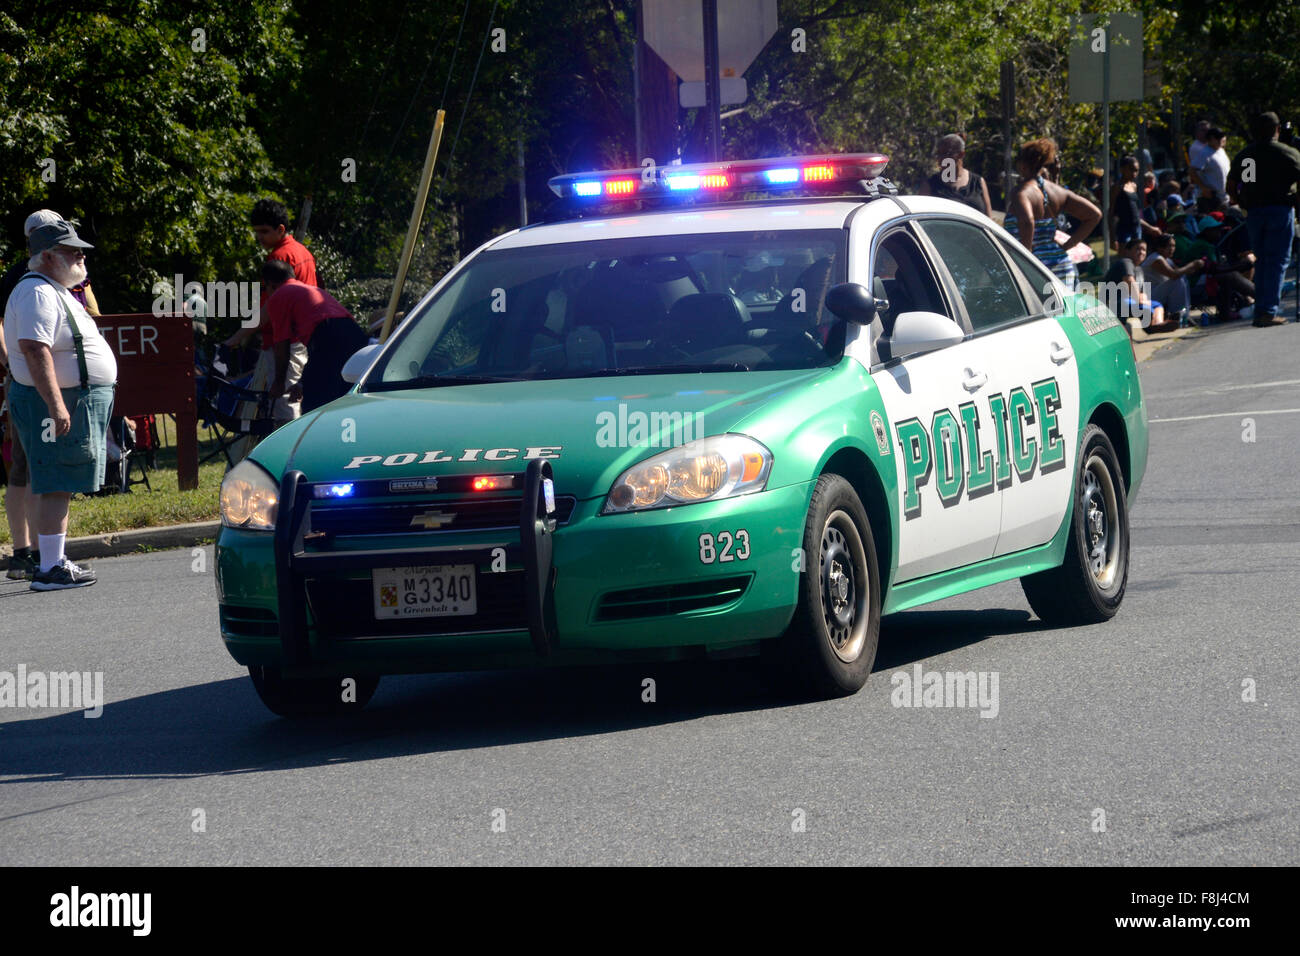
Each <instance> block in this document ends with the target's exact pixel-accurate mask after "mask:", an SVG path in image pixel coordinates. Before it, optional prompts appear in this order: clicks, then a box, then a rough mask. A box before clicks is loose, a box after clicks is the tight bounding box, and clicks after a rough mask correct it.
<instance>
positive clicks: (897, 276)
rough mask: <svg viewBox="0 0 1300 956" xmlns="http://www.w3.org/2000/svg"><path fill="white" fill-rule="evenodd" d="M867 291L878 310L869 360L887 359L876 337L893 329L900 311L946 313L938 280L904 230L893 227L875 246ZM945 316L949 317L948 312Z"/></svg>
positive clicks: (873, 326) (879, 360)
mask: <svg viewBox="0 0 1300 956" xmlns="http://www.w3.org/2000/svg"><path fill="white" fill-rule="evenodd" d="M871 294H872V295H873V296H874V297H875V299H876V301H877V302H880V301H881V300H884V301H886V302H888V303H889V307H888V308H885V309H881V310H880V311H879V313H878V315H877V316H876V320H875V321H874V322H873V323H871V336H872V342H874V343H876V345H875V349H876V351H875V354H874V355H873V361H876V362H884V361H888V360H889V358H890V356H889V355H888V354H886V353H887V351H888V349H881V348H880V337H881V336H882V335H888V334H889V333H890V332H892V331H893V328H894V320H895V319H896V318H898V316H900V315H902V314H903V313H904V312H938V313H939V314H940V315H949V313H948V309H947V307H946V306H945V305H944V301H943V296H942V295H941V294H940V292H939V283H938V282H937V281H936V279H935V277H934V273H933V272H932V271H931V269H930V265H929V263H928V262H927V261H926V259H925V256H924V255H923V254H922V252H921V247H920V246H918V245H917V244H916V240H915V239H913V238H912V237H911V236H910V235H908V233H907V231H906V230H904V229H896V230H895V231H893V232H891V233H890V234H889V235H888V236H886V237H885V238H884V239H883V240H882V241H881V243H880V245H878V246H877V247H876V256H875V266H874V268H873V269H872V273H871ZM949 318H952V316H950V315H949Z"/></svg>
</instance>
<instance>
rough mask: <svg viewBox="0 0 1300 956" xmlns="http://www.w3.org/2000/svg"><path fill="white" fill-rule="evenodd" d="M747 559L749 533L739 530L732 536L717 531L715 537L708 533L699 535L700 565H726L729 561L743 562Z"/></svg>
mask: <svg viewBox="0 0 1300 956" xmlns="http://www.w3.org/2000/svg"><path fill="white" fill-rule="evenodd" d="M748 557H749V532H748V531H746V530H745V529H744V528H741V529H739V530H738V531H737V532H736V533H735V534H734V535H733V534H732V533H731V532H730V531H719V532H718V534H717V537H716V538H715V537H714V536H713V535H711V534H709V533H707V532H706V533H704V534H702V535H700V563H701V564H713V563H715V562H716V563H718V564H726V563H728V562H730V561H744V560H746V559H747V558H748Z"/></svg>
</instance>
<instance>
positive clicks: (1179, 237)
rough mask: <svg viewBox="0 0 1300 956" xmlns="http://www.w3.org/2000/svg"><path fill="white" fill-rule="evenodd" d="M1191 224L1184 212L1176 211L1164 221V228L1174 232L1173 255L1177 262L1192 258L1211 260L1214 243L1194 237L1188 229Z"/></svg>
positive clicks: (1215, 254)
mask: <svg viewBox="0 0 1300 956" xmlns="http://www.w3.org/2000/svg"><path fill="white" fill-rule="evenodd" d="M1190 224H1191V217H1190V216H1188V215H1187V214H1186V213H1184V212H1176V213H1174V214H1173V215H1171V216H1170V217H1169V219H1168V220H1167V221H1166V224H1165V228H1166V229H1168V230H1169V231H1170V232H1172V233H1173V234H1174V248H1175V250H1176V251H1175V255H1174V258H1176V259H1177V260H1178V261H1179V262H1190V261H1192V260H1193V259H1210V260H1211V261H1213V260H1214V259H1215V258H1216V256H1217V253H1216V252H1215V249H1214V245H1213V244H1212V243H1209V242H1205V241H1203V240H1199V239H1197V238H1196V237H1195V234H1194V233H1192V232H1191V230H1189V229H1188V226H1189V225H1190Z"/></svg>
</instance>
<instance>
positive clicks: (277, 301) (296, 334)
mask: <svg viewBox="0 0 1300 956" xmlns="http://www.w3.org/2000/svg"><path fill="white" fill-rule="evenodd" d="M262 283H263V284H264V285H265V286H266V289H267V291H268V292H269V293H270V295H269V296H268V297H267V299H266V303H265V309H266V315H267V319H268V321H269V322H270V324H271V338H272V340H273V341H274V343H275V344H274V346H273V348H274V351H275V376H274V378H273V379H272V382H271V394H272V395H275V396H277V397H278V396H280V395H283V394H284V393H285V379H286V378H287V376H288V374H289V360H290V353H291V348H292V346H293V345H295V344H301V345H305V346H306V347H307V364H306V365H305V366H303V370H302V378H301V379H299V381H298V384H297V385H295V386H294V387H293V389H292V390H291V391H290V393H289V400H290V401H296V400H298V399H299V398H301V401H302V411H303V414H306V413H307V412H310V411H312V410H313V409H316V408H320V406H322V405H324V404H326V403H328V402H332V401H334V399H336V398H338V397H339V396H340V395H343V394H344V393H346V392H347V390H348V389H349V388H351V386H350V385H349V384H348V383H347V382H345V381H343V375H342V372H343V365H344V363H345V362H347V360H348V359H349V358H351V357H352V355H353V353H354V352H356V351H357V350H358V349H361V348H364V347H365V346H366V344H367V343H368V342H369V341H370V337H369V336H368V335H366V332H365V330H364V329H362V328H361V326H359V325H358V324H357V323H356V321H355V320H354V319H353V318H352V316H351V315H350V314H349V313H348V310H347V309H345V308H344V307H343V306H342V305H340V304H339V302H338V300H337V299H335V298H334V297H333V296H332V295H330V294H329V293H328V292H325V291H324V290H323V289H317V288H315V287H314V286H310V285H308V284H307V283H305V282H301V281H299V280H298V279H296V278H294V274H293V270H292V269H291V268H290V267H289V264H288V263H286V262H284V261H283V260H278V259H272V260H268V261H267V263H266V264H265V265H264V266H262Z"/></svg>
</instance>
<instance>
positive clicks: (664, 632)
mask: <svg viewBox="0 0 1300 956" xmlns="http://www.w3.org/2000/svg"><path fill="white" fill-rule="evenodd" d="M537 464H538V465H542V464H545V463H543V462H538V463H537ZM530 471H531V469H530ZM540 477H541V476H540V475H539V476H538V480H540ZM525 480H526V481H528V480H530V479H528V478H527V477H526V478H525ZM306 487H307V486H306V484H305V483H304V482H302V480H301V478H300V477H297V476H286V478H285V480H284V482H282V487H281V499H280V501H281V504H280V514H281V515H283V516H286V517H287V518H288V519H289V520H282V521H281V522H279V523H278V527H277V531H276V533H275V534H274V535H271V534H268V533H266V532H248V531H240V530H236V529H230V528H223V529H222V531H221V534H220V536H219V537H218V540H217V589H218V600H219V602H220V604H221V612H222V613H221V629H222V637H223V639H224V640H225V642H226V646H227V649H228V650H229V651H230V653H231V655H232V656H233V657H234V658H235V660H236V661H238V662H239V663H241V664H261V665H268V666H277V667H281V668H283V669H285V670H286V672H289V673H302V674H307V673H318V672H328V671H336V670H337V669H338V668H339V667H347V668H349V669H350V670H351V671H353V672H357V673H364V672H373V673H381V674H382V673H400V672H421V671H441V670H467V669H474V668H482V667H510V666H536V665H538V664H542V663H556V664H569V663H585V662H597V661H609V660H619V659H628V658H634V659H635V658H672V657H681V656H691V655H692V654H693V653H695V652H706V653H707V652H716V651H721V650H725V649H728V648H737V647H740V646H743V645H746V644H753V643H754V642H756V641H758V640H761V639H765V638H770V637H775V636H777V635H779V634H780V633H781V632H782V631H783V630H784V629H785V627H786V626H787V625H788V623H789V621H790V617H791V615H792V614H793V611H794V607H795V604H796V602H797V600H798V585H799V577H800V573H802V572H801V569H802V567H803V562H802V561H801V556H800V554H799V548H800V546H801V544H802V537H803V525H804V519H805V516H806V514H807V509H808V500H809V495H810V494H811V485H810V484H800V485H791V486H786V487H784V488H778V489H771V490H768V491H764V492H761V493H758V494H753V495H745V496H741V497H738V498H731V499H724V500H722V501H718V502H706V503H702V504H694V505H684V506H678V507H673V508H664V509H660V510H656V511H646V512H637V513H629V514H616V515H599V514H598V511H599V509H600V507H601V505H602V504H603V501H602V500H601V499H591V500H587V501H581V502H578V503H577V504H576V507H575V508H574V510H573V513H572V515H571V516H570V518H569V521H568V523H567V524H565V525H563V526H560V527H552V528H549V529H548V528H547V527H546V526H545V520H544V518H545V516H544V513H543V512H540V511H539V507H540V506H539V502H540V500H541V499H540V498H539V496H537V495H536V494H535V493H534V492H530V491H529V490H528V489H527V488H525V493H524V497H523V498H522V499H521V502H520V504H521V510H520V522H519V528H518V529H517V530H512V531H511V532H507V533H503V532H502V531H500V530H497V531H494V532H479V533H458V534H449V533H445V532H444V533H435V534H418V535H400V536H388V537H380V538H378V539H376V540H372V541H367V542H362V543H363V544H364V545H366V546H365V547H347V546H341V547H338V548H335V549H332V550H329V551H323V552H322V551H314V550H313V548H312V547H311V546H310V545H309V544H308V542H306V541H304V540H303V539H304V537H305V535H304V524H303V522H304V516H305V515H306V514H307V512H308V509H309V505H310V502H309V501H308V500H306V499H305V498H304V496H303V495H302V494H301V493H300V492H301V490H303V489H305V488H306ZM530 502H531V505H530ZM530 527H531V528H533V529H534V533H533V534H532V535H531V536H530V535H529V534H528V529H529V528H530ZM742 531H743V532H744V537H743V540H744V541H745V546H744V547H741V546H740V541H741V536H740V534H739V532H742ZM724 533H725V534H726V535H728V536H730V538H731V541H732V545H731V548H730V551H729V553H728V554H727V557H729V558H730V560H729V561H728V560H723V550H724V549H723V547H722V536H723V534H724ZM706 534H707V535H711V536H713V547H712V548H702V547H701V543H700V537H701V535H706ZM339 543H340V545H346V544H353V543H354V542H345V541H342V540H340V542H339ZM502 551H503V552H504V555H505V570H504V572H501V553H502ZM741 554H743V555H744V556H743V557H740V555H741ZM704 558H710V559H711V560H708V561H705V560H704ZM451 563H462V564H463V563H472V564H474V565H475V567H476V569H477V571H476V573H477V575H478V581H479V593H480V608H479V614H478V615H476V616H475V617H474V618H472V619H471V618H456V619H427V618H426V619H419V620H417V621H414V622H403V623H401V624H400V625H397V624H384V623H379V622H375V621H374V619H373V615H372V611H371V604H370V596H369V595H370V576H371V571H372V569H373V568H376V567H393V566H406V565H417V564H451Z"/></svg>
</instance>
